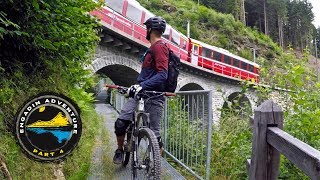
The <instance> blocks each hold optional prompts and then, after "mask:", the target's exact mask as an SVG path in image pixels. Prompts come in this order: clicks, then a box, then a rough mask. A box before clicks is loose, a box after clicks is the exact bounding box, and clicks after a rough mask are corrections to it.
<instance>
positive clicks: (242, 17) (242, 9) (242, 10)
mask: <svg viewBox="0 0 320 180" xmlns="http://www.w3.org/2000/svg"><path fill="white" fill-rule="evenodd" d="M240 21H241V22H242V23H243V24H244V25H246V11H245V7H244V0H240Z"/></svg>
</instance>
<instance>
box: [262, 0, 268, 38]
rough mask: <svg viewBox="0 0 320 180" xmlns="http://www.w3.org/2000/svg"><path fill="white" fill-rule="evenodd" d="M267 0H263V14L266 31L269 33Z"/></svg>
mask: <svg viewBox="0 0 320 180" xmlns="http://www.w3.org/2000/svg"><path fill="white" fill-rule="evenodd" d="M266 1H267V0H263V15H264V33H265V34H266V35H268V34H269V33H268V24H267V7H266Z"/></svg>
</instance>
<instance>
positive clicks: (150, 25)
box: [143, 16, 166, 33]
mask: <svg viewBox="0 0 320 180" xmlns="http://www.w3.org/2000/svg"><path fill="white" fill-rule="evenodd" d="M143 24H144V25H146V26H147V29H152V30H158V31H160V32H161V33H164V31H165V30H166V21H165V20H164V19H163V18H162V17H159V16H155V17H151V18H149V19H148V20H147V21H146V22H145V23H143Z"/></svg>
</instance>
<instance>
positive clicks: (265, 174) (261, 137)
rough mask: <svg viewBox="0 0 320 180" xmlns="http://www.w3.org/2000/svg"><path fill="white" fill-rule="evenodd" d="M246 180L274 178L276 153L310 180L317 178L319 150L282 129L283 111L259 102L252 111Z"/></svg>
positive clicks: (276, 167)
mask: <svg viewBox="0 0 320 180" xmlns="http://www.w3.org/2000/svg"><path fill="white" fill-rule="evenodd" d="M252 120H253V124H252V125H253V141H252V154H251V160H250V159H248V161H247V170H248V174H249V179H250V180H266V179H268V180H269V179H272V180H273V179H278V172H279V163H280V153H281V154H283V155H284V156H285V157H286V158H287V159H289V160H290V161H291V162H292V163H293V164H295V165H296V166H297V167H298V168H299V169H301V170H302V171H303V172H304V173H305V174H306V175H308V176H309V177H310V178H311V179H320V151H318V150H316V149H314V148H313V147H311V146H309V145H308V144H306V143H304V142H302V141H300V140H299V139H296V138H294V137H293V136H291V135H290V134H288V133H286V132H285V131H283V130H282V127H283V111H282V110H281V108H280V107H279V106H278V105H277V104H275V103H274V102H272V101H270V100H268V101H265V102H264V103H262V104H261V105H260V106H259V107H258V108H257V109H256V110H255V112H254V118H253V119H251V122H252Z"/></svg>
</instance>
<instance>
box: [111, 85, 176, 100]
mask: <svg viewBox="0 0 320 180" xmlns="http://www.w3.org/2000/svg"><path fill="white" fill-rule="evenodd" d="M106 87H108V88H112V89H118V90H125V91H127V89H128V88H127V87H123V86H118V85H111V84H106ZM143 91H144V92H146V93H151V94H163V95H165V96H167V97H170V96H176V93H171V92H158V91H145V90H143Z"/></svg>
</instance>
